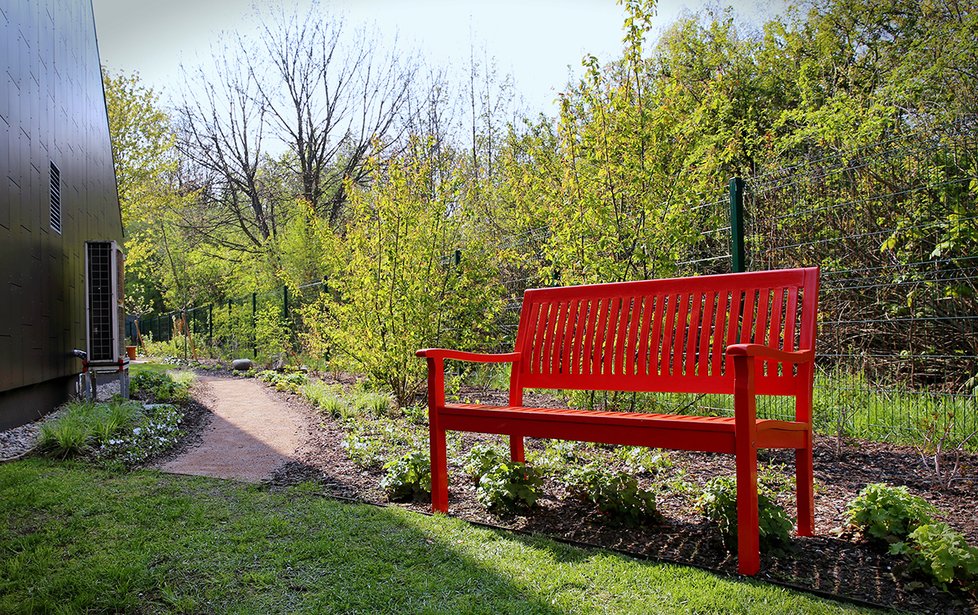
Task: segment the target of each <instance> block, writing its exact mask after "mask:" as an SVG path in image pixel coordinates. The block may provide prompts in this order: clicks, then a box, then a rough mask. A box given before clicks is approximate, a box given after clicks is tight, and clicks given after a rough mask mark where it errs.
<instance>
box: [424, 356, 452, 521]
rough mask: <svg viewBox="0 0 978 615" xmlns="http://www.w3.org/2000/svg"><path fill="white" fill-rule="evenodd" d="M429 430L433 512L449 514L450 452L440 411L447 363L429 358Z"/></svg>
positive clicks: (443, 397) (443, 395) (443, 396)
mask: <svg viewBox="0 0 978 615" xmlns="http://www.w3.org/2000/svg"><path fill="white" fill-rule="evenodd" d="M427 362H428V430H429V433H428V435H429V438H428V440H429V443H430V446H431V511H432V512H441V513H447V512H448V451H447V450H446V446H445V429H444V428H442V426H441V417H439V415H438V413H439V409H440V408H441V407H442V406H444V405H445V362H444V360H443V359H432V358H428V359H427Z"/></svg>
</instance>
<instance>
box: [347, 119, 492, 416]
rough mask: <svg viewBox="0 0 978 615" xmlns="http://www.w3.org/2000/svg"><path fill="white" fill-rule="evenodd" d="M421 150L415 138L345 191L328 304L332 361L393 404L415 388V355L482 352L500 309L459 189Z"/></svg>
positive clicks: (419, 379) (419, 370)
mask: <svg viewBox="0 0 978 615" xmlns="http://www.w3.org/2000/svg"><path fill="white" fill-rule="evenodd" d="M429 146H430V142H427V141H425V140H423V139H421V138H415V139H414V140H412V142H411V147H410V149H409V152H410V155H406V156H404V157H399V158H395V159H393V160H390V161H388V162H387V163H386V165H385V167H384V169H383V173H382V175H380V176H378V179H377V181H376V182H375V183H374V184H373V185H372V186H371V187H370V188H368V189H359V190H354V189H352V186H351V191H350V194H351V200H350V219H349V222H348V224H347V227H346V245H345V251H344V253H343V254H342V259H343V261H344V264H343V266H342V267H337V270H338V271H340V274H339V277H338V278H337V280H336V283H337V287H338V290H339V301H337V302H336V304H335V306H334V307H333V308H332V312H333V314H334V315H335V318H336V328H335V330H334V332H333V339H332V342H333V347H334V349H335V350H336V351H337V357H336V359H337V361H338V362H340V363H343V364H347V365H350V366H351V367H353V368H355V369H358V370H359V371H362V372H364V373H366V374H368V375H369V376H370V377H371V378H373V379H374V380H375V381H377V382H379V383H382V384H385V385H387V386H389V387H390V388H391V389H392V390H393V392H394V395H395V396H396V398H397V400H398V402H400V403H401V404H405V403H407V402H409V401H410V399H411V398H412V397H413V396H414V395H416V394H417V393H418V391H419V390H420V389H421V387H422V386H423V380H424V373H425V372H424V364H423V362H422V361H419V360H418V359H417V358H416V357H415V356H414V351H415V350H417V349H418V348H423V347H426V346H441V345H447V346H450V347H454V348H473V347H482V348H484V347H485V344H486V343H487V342H488V340H489V339H491V336H490V335H489V333H490V332H489V331H488V325H489V324H491V322H492V314H493V313H494V312H495V311H496V310H497V309H498V307H499V302H498V300H497V297H498V295H499V289H498V287H497V285H496V282H495V279H494V275H493V273H494V272H493V271H492V269H491V267H489V266H488V261H487V258H486V253H485V251H484V250H483V249H480V246H479V245H478V244H477V243H474V242H469V241H466V239H467V238H468V237H467V236H468V232H467V230H468V229H467V227H468V225H470V224H471V223H472V219H471V218H470V217H469V216H467V215H466V213H467V212H466V211H465V209H464V204H463V202H462V198H461V197H462V193H461V188H462V186H461V184H460V182H459V181H458V179H457V178H455V177H453V176H452V175H451V174H448V175H446V176H442V175H441V174H439V172H438V166H437V163H438V161H437V160H436V159H435V158H433V157H431V156H429V155H427V154H426V153H425V152H429V151H430V150H429ZM374 164H378V162H377V161H374Z"/></svg>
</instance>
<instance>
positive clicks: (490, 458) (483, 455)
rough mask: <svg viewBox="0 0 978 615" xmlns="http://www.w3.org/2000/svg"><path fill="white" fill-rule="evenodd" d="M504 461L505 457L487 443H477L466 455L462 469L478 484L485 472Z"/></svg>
mask: <svg viewBox="0 0 978 615" xmlns="http://www.w3.org/2000/svg"><path fill="white" fill-rule="evenodd" d="M505 461H506V456H505V455H504V454H503V453H502V452H500V450H499V449H498V448H496V447H494V446H492V445H491V444H489V443H487V442H477V443H475V444H473V445H472V448H470V449H469V452H468V454H466V456H465V461H464V465H463V466H462V469H463V470H464V471H465V473H466V474H468V475H469V476H471V477H472V480H473V481H475V483H476V484H478V483H479V481H480V480H481V479H482V477H483V476H485V474H486V473H487V472H489V471H490V470H492V469H493V468H494V467H496V466H497V465H499V464H500V463H503V462H505Z"/></svg>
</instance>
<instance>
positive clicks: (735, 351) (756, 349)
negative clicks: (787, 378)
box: [727, 344, 815, 363]
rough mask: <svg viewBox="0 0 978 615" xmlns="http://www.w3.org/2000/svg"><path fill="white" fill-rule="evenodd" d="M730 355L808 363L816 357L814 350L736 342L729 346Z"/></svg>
mask: <svg viewBox="0 0 978 615" xmlns="http://www.w3.org/2000/svg"><path fill="white" fill-rule="evenodd" d="M727 356H728V357H757V358H758V359H769V360H772V361H782V362H784V363H807V362H809V361H811V360H813V359H814V358H815V351H813V350H795V351H786V350H778V349H777V348H771V347H770V346H765V345H763V344H734V345H732V346H727Z"/></svg>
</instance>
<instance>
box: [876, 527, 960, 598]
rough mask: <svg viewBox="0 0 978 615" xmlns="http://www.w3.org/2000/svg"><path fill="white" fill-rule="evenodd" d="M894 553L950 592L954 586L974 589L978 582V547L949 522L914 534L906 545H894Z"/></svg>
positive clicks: (899, 543) (903, 543)
mask: <svg viewBox="0 0 978 615" xmlns="http://www.w3.org/2000/svg"><path fill="white" fill-rule="evenodd" d="M890 553H893V554H899V555H907V556H909V558H910V564H911V568H912V569H914V570H918V571H920V572H922V573H924V574H926V575H928V576H930V577H931V578H933V579H934V580H935V581H937V582H938V583H939V584H940V586H941V587H942V588H944V589H947V587H948V585H950V584H952V583H959V584H961V585H963V586H965V587H968V586H973V585H974V584H975V581H976V579H978V548H975V547H972V546H970V545H969V544H968V542H967V541H966V540H965V538H964V536H962V535H961V534H960V533H958V532H955V531H954V530H952V529H951V528H950V526H948V525H947V524H946V523H928V524H924V525H921V526H919V527H918V528H917V529H915V530H914V531H912V532H910V535H909V536H908V537H907V541H906V542H898V543H895V544H893V545H891V546H890Z"/></svg>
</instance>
